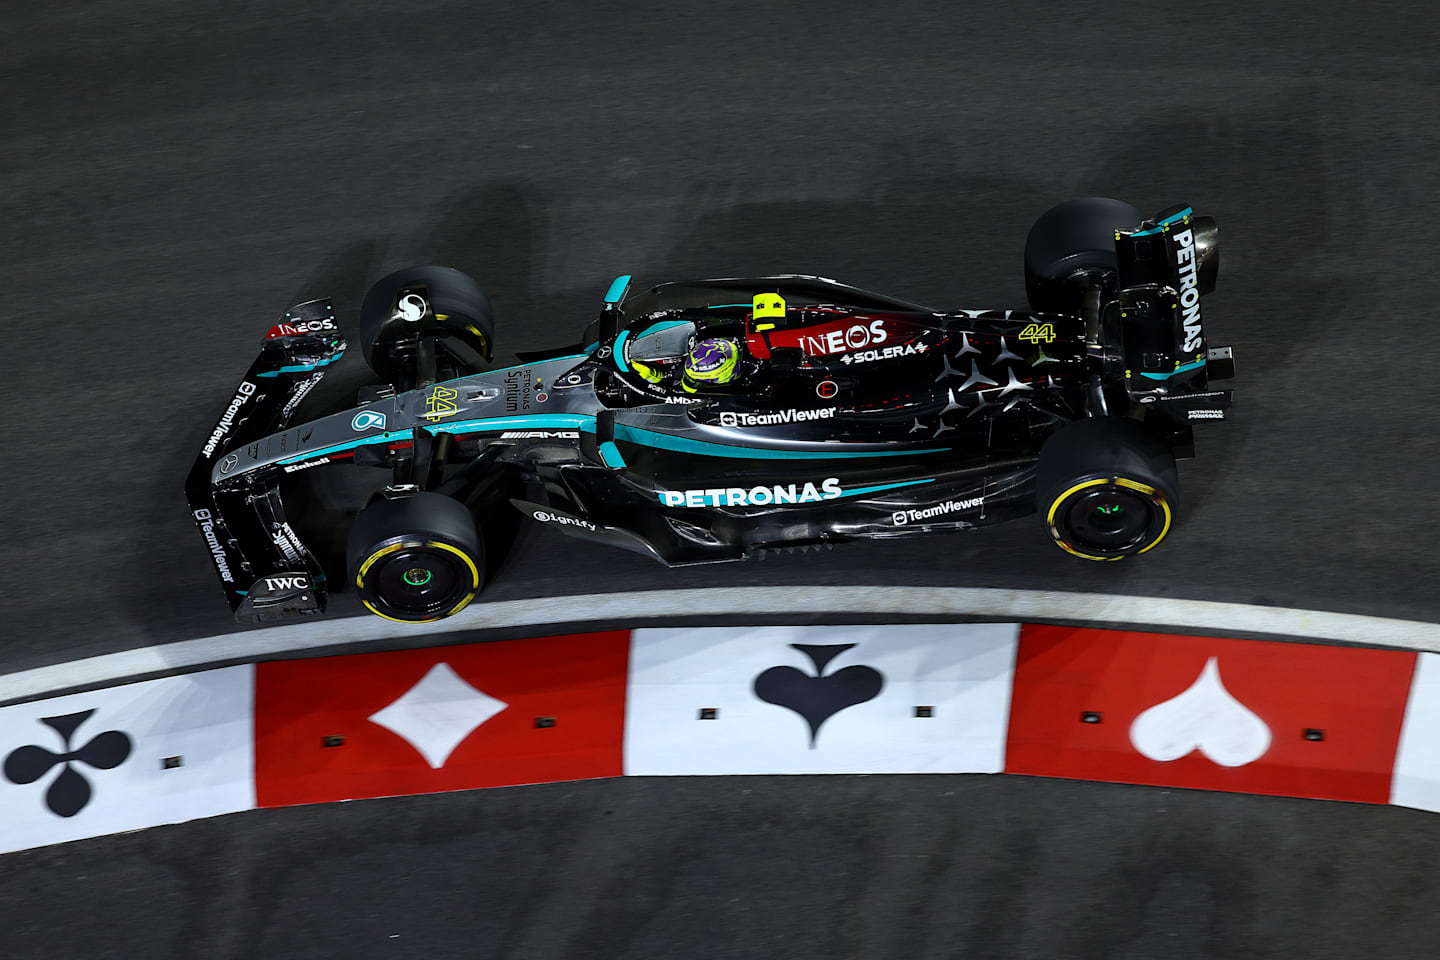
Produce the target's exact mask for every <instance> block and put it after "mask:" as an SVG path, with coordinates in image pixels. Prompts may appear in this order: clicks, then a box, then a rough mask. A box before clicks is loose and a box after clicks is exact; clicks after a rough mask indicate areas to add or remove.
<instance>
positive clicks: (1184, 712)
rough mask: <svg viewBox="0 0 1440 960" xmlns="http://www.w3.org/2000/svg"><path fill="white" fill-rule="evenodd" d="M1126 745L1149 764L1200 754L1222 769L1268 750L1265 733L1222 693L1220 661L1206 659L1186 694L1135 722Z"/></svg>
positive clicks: (1250, 714)
mask: <svg viewBox="0 0 1440 960" xmlns="http://www.w3.org/2000/svg"><path fill="white" fill-rule="evenodd" d="M1130 742H1131V743H1133V744H1134V745H1135V749H1136V750H1138V751H1140V753H1142V754H1143V755H1145V756H1147V757H1149V758H1150V759H1151V760H1159V761H1162V762H1165V761H1170V760H1178V759H1180V758H1181V757H1183V756H1185V755H1186V754H1188V753H1190V752H1191V751H1192V750H1199V751H1200V752H1201V753H1202V754H1204V755H1205V756H1206V757H1208V758H1209V759H1210V760H1212V761H1214V762H1215V763H1218V764H1219V765H1220V766H1222V767H1243V766H1244V765H1245V764H1247V763H1254V762H1255V761H1256V760H1259V759H1260V758H1261V757H1262V756H1264V755H1265V751H1266V750H1269V749H1270V728H1269V727H1268V726H1267V725H1266V724H1265V721H1264V720H1261V719H1260V718H1259V717H1257V716H1256V715H1255V714H1254V712H1253V711H1251V710H1250V709H1249V708H1248V707H1246V706H1245V704H1243V703H1241V702H1240V701H1239V700H1236V699H1235V698H1234V697H1233V696H1232V695H1231V694H1230V691H1229V690H1226V689H1225V684H1224V683H1223V682H1221V680H1220V661H1219V659H1218V658H1217V657H1211V658H1210V659H1209V660H1207V661H1205V667H1204V669H1202V670H1201V671H1200V676H1198V677H1196V678H1195V682H1194V683H1192V684H1190V687H1189V689H1187V690H1186V691H1185V692H1184V693H1181V694H1180V695H1178V696H1175V697H1171V698H1170V699H1169V700H1166V701H1164V702H1162V703H1157V704H1155V706H1153V707H1151V708H1150V709H1148V710H1146V711H1145V712H1144V713H1142V714H1140V716H1138V717H1136V718H1135V722H1134V723H1132V724H1131V725H1130Z"/></svg>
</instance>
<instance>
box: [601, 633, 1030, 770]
mask: <svg viewBox="0 0 1440 960" xmlns="http://www.w3.org/2000/svg"><path fill="white" fill-rule="evenodd" d="M1018 634H1019V628H1018V626H1017V625H1015V624H920V625H907V626H839V627H832V626H804V627H793V626H792V627H699V628H688V629H639V630H635V631H634V639H633V641H632V643H631V653H630V683H629V688H628V691H627V697H626V717H625V773H627V774H631V775H653V774H737V773H738V774H765V773H770V774H776V773H778V774H799V773H998V772H999V771H1000V770H1001V769H1003V767H1004V763H1005V735H1006V728H1007V724H1008V720H1009V713H1010V684H1011V680H1012V679H1013V677H1014V669H1015V650H1016V644H1017V638H1018Z"/></svg>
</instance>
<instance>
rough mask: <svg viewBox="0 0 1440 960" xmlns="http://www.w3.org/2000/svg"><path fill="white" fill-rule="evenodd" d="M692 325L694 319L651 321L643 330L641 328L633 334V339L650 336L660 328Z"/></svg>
mask: <svg viewBox="0 0 1440 960" xmlns="http://www.w3.org/2000/svg"><path fill="white" fill-rule="evenodd" d="M694 325H695V321H694V320H661V321H659V322H657V323H652V324H650V326H648V327H646V328H645V329H644V330H641V331H640V332H639V333H637V334H635V339H636V340H639V339H640V338H641V337H648V336H650V334H652V333H659V332H661V331H662V330H673V329H675V328H676V327H685V326H694Z"/></svg>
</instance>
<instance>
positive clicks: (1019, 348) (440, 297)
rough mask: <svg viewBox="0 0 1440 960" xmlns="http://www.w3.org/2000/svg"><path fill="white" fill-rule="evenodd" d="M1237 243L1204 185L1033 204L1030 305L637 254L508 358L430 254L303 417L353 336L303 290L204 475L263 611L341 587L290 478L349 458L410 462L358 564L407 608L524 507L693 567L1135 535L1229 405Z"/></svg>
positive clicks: (243, 613) (227, 417)
mask: <svg viewBox="0 0 1440 960" xmlns="http://www.w3.org/2000/svg"><path fill="white" fill-rule="evenodd" d="M1218 268H1219V248H1218V245H1217V231H1216V227H1215V223H1214V221H1213V220H1212V219H1211V218H1208V217H1197V216H1194V215H1193V212H1192V210H1191V208H1190V207H1189V206H1185V205H1179V206H1175V207H1172V208H1170V209H1168V210H1165V211H1162V212H1161V213H1160V214H1157V215H1156V216H1155V217H1154V218H1153V219H1149V220H1147V219H1144V218H1143V217H1142V216H1141V214H1140V213H1139V211H1137V210H1136V209H1135V208H1134V207H1131V206H1130V205H1128V204H1125V203H1121V202H1119V201H1115V200H1106V199H1099V198H1091V199H1084V200H1074V201H1070V202H1068V203H1065V204H1061V205H1060V206H1058V207H1055V208H1054V209H1052V210H1050V211H1049V212H1048V213H1046V214H1045V215H1043V216H1042V217H1040V219H1039V220H1038V221H1036V223H1035V225H1034V226H1033V227H1032V229H1031V231H1030V234H1029V237H1028V239H1027V241H1026V245H1025V274H1026V289H1027V294H1028V299H1029V301H1030V306H1031V308H1032V310H1031V311H1029V312H1022V311H1018V310H1003V309H1001V310H937V309H934V308H932V307H928V306H923V305H921V304H918V303H912V302H910V301H907V300H901V299H897V298H895V297H889V296H882V295H880V294H876V293H871V292H868V291H865V290H860V289H856V288H854V287H850V286H846V285H844V284H841V283H837V282H835V281H833V280H828V279H824V278H821V277H811V276H798V275H784V276H767V277H753V278H742V279H715V280H700V281H695V282H685V283H662V284H659V285H657V286H653V287H651V288H649V289H648V290H644V291H643V292H639V293H635V294H634V295H631V294H630V291H629V280H630V278H629V277H628V276H626V277H620V278H618V279H616V280H615V282H614V283H613V284H611V286H610V288H609V292H608V293H606V295H605V298H604V307H603V310H602V311H601V312H600V314H599V317H598V318H597V319H596V320H595V321H593V322H591V323H590V325H589V327H588V328H587V329H586V330H585V331H584V334H583V336H582V338H581V340H580V341H579V342H577V343H575V344H573V345H571V346H567V347H564V348H562V349H558V350H554V351H550V352H546V353H540V354H531V355H521V357H520V359H521V360H522V361H523V362H522V363H521V364H520V365H518V366H512V367H505V368H502V369H497V370H489V369H487V366H488V362H489V360H490V358H491V356H492V352H493V344H494V335H495V328H494V319H493V317H492V314H491V308H490V304H489V301H488V300H487V298H486V296H485V294H484V293H483V292H482V290H481V289H480V287H479V286H478V285H477V284H476V283H475V281H474V280H472V279H470V278H469V277H468V276H466V275H465V274H462V273H460V272H459V271H457V270H453V269H449V268H446V267H414V268H410V269H407V270H401V271H399V272H398V273H394V274H391V275H389V276H387V277H385V278H383V279H381V280H380V281H379V282H378V283H376V284H375V285H374V286H373V287H372V288H371V289H370V291H369V292H368V293H367V294H366V296H365V299H364V301H363V303H362V305H361V310H360V340H361V346H362V348H363V350H364V355H365V359H366V361H367V362H368V364H369V365H370V367H371V369H373V370H374V372H375V373H376V374H378V375H379V377H380V378H381V379H382V380H384V381H385V382H384V384H383V385H378V386H372V387H368V388H365V389H363V390H362V391H361V395H360V396H359V398H358V405H356V406H354V407H352V408H350V409H348V410H345V411H343V412H340V413H335V414H333V415H330V416H325V417H322V418H320V419H316V420H313V421H311V422H307V423H301V424H299V425H294V426H292V425H290V423H289V420H290V417H291V414H292V413H293V412H294V410H295V408H296V407H297V406H298V405H299V403H300V401H301V400H302V399H303V398H304V397H305V396H306V394H307V393H309V392H310V391H311V390H312V389H313V388H314V387H315V385H316V383H317V382H318V381H319V380H320V378H321V377H322V376H323V375H324V373H325V369H326V367H327V366H329V365H330V364H332V363H333V362H334V361H335V360H337V359H338V358H339V357H340V355H341V353H342V351H343V350H344V349H345V341H344V339H343V338H342V336H341V333H340V330H339V329H338V324H337V322H336V319H335V313H334V309H333V307H332V306H331V304H330V302H329V301H328V300H321V301H311V302H308V303H302V304H300V305H298V306H296V307H293V308H291V310H290V311H289V312H287V313H286V314H285V316H284V317H283V318H282V319H281V320H280V322H279V323H278V324H276V325H275V326H273V327H272V328H271V329H270V331H269V333H268V334H266V337H265V340H264V343H263V346H262V348H261V352H260V356H259V358H258V359H257V360H256V361H255V363H254V364H253V365H252V366H251V367H250V370H249V372H248V373H247V374H246V376H245V378H244V380H242V381H241V383H240V385H239V387H238V388H237V389H236V391H235V393H234V394H233V396H232V397H231V399H230V400H229V403H228V405H227V406H226V408H225V410H224V412H223V414H222V415H221V417H220V419H219V421H218V422H217V423H216V425H215V427H214V429H213V430H212V431H211V433H210V435H209V437H208V439H207V440H206V442H205V444H204V446H203V449H202V450H201V454H200V457H199V459H198V460H197V462H196V464H195V467H194V469H193V470H192V471H191V473H190V476H189V480H188V482H187V484H186V495H187V497H188V499H189V503H190V508H191V511H192V513H193V516H194V519H195V521H196V523H197V524H198V525H199V528H200V530H201V533H202V534H203V535H204V538H205V542H206V544H207V546H208V547H209V551H210V554H211V557H212V559H213V561H214V564H215V568H216V570H217V572H218V573H219V575H220V579H221V580H222V581H223V585H224V587H225V591H226V595H227V597H228V598H229V600H230V605H231V608H232V610H233V611H234V613H235V615H236V618H237V619H238V620H240V621H241V622H244V623H254V622H262V621H263V622H269V621H272V620H277V619H281V618H285V617H291V616H297V615H303V614H311V613H317V612H320V611H322V610H324V608H325V604H326V597H327V591H328V589H329V581H327V571H325V570H323V569H322V568H321V564H320V563H319V561H318V560H317V559H316V556H315V554H314V552H313V551H312V550H311V549H309V548H307V545H306V543H304V542H302V538H301V537H300V536H299V535H298V534H297V533H296V532H295V529H294V528H293V527H292V526H291V524H290V523H289V522H288V521H287V519H286V515H285V509H284V504H283V503H282V497H281V494H280V482H279V481H280V479H281V478H283V477H285V476H286V475H287V474H292V473H296V472H299V471H307V470H312V469H315V468H318V467H321V466H329V467H332V468H333V467H334V466H336V465H339V464H346V465H356V466H365V467H375V468H379V470H383V471H384V472H383V473H379V474H378V475H377V480H376V483H375V487H376V489H375V491H374V493H373V495H372V496H371V499H370V501H369V502H368V505H366V506H365V507H364V508H363V509H362V510H361V511H360V512H359V514H358V516H356V518H355V520H354V522H353V525H352V526H351V528H350V531H349V537H348V542H347V543H348V546H347V564H346V566H347V569H346V570H345V571H344V576H345V578H346V582H347V583H349V584H351V585H352V586H353V587H354V588H355V590H356V591H357V592H358V594H359V596H360V598H361V600H362V601H363V602H364V603H365V605H366V606H367V607H368V608H369V609H370V610H371V611H372V612H374V613H376V614H379V615H380V616H383V617H388V618H391V619H394V620H401V621H426V620H438V619H441V618H444V617H448V616H450V615H452V614H454V613H456V612H457V611H459V610H460V609H462V608H463V607H465V605H466V604H468V603H469V602H470V601H471V599H472V598H473V597H474V596H475V594H476V592H477V591H478V590H479V589H480V587H481V584H482V581H483V580H484V577H485V573H484V571H485V569H486V552H487V546H486V544H487V538H486V536H485V532H486V530H487V528H489V527H491V526H493V525H495V524H497V523H498V522H499V521H500V519H501V518H502V515H504V514H506V513H507V512H510V511H512V510H513V511H519V513H520V514H522V515H525V516H529V517H530V518H532V519H533V520H535V521H537V522H539V523H544V524H547V525H550V526H552V527H555V528H556V529H558V530H559V531H560V532H562V533H564V534H566V535H568V536H571V537H575V538H577V539H580V540H589V541H594V542H597V543H606V544H611V545H614V546H617V547H622V548H625V549H627V550H633V551H636V552H639V553H643V554H646V555H648V556H651V557H654V558H655V559H657V560H659V561H661V562H662V563H665V564H670V565H676V564H691V563H708V562H713V561H720V560H739V559H744V558H750V557H756V556H760V555H763V553H764V552H766V551H772V550H777V549H788V548H795V547H809V546H815V545H825V544H832V543H837V542H843V541H848V540H860V539H867V538H888V537H899V536H912V535H916V534H921V533H938V532H949V531H954V530H961V529H966V528H970V527H976V526H979V525H981V524H989V523H998V522H1000V521H1003V520H1010V519H1014V518H1016V517H1020V516H1022V515H1025V514H1030V513H1036V512H1037V511H1038V513H1039V516H1040V519H1041V522H1042V525H1043V527H1044V529H1045V531H1046V533H1047V534H1048V535H1049V536H1050V537H1051V538H1052V539H1053V540H1054V541H1055V543H1056V544H1058V545H1059V546H1060V547H1061V548H1062V549H1063V550H1065V551H1067V552H1068V553H1070V554H1072V555H1073V556H1076V557H1083V558H1085V559H1088V560H1119V559H1122V558H1125V557H1130V556H1134V555H1137V554H1141V553H1144V552H1146V551H1147V550H1150V549H1151V548H1152V547H1154V546H1155V545H1156V544H1158V543H1159V542H1160V541H1161V540H1162V539H1164V537H1165V535H1166V534H1167V533H1168V532H1169V530H1170V528H1171V526H1172V525H1173V524H1174V522H1175V516H1176V509H1177V505H1178V495H1179V491H1178V482H1177V475H1176V468H1175V461H1176V459H1177V458H1184V457H1189V456H1192V455H1193V449H1194V448H1193V442H1192V437H1191V427H1192V424H1194V423H1195V422H1196V421H1211V420H1223V419H1225V416H1226V410H1227V408H1228V407H1229V405H1230V395H1229V392H1228V391H1220V390H1212V389H1209V384H1210V381H1211V380H1216V379H1222V378H1227V377H1231V376H1233V375H1234V365H1233V360H1232V357H1231V351H1230V349H1229V348H1228V347H1218V348H1216V347H1209V346H1208V345H1207V344H1206V341H1205V329H1204V325H1203V323H1202V321H1201V314H1200V298H1201V297H1202V296H1203V295H1205V294H1208V293H1209V292H1211V290H1213V289H1214V286H1215V278H1216V274H1217V272H1218ZM702 354H704V356H702ZM717 358H718V359H717ZM712 361H714V362H712ZM722 368H723V370H724V376H723V377H721V376H712V375H711V372H713V371H715V370H720V369H722ZM488 549H489V550H490V551H491V552H492V553H493V552H494V551H495V549H496V548H495V547H494V546H493V544H492V545H491V546H490V547H489V548H488ZM491 559H492V560H494V559H495V557H493V556H492V557H491ZM338 572H339V571H335V570H331V571H329V573H330V574H332V575H333V574H335V573H338Z"/></svg>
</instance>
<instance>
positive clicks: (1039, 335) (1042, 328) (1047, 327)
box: [1020, 323, 1055, 343]
mask: <svg viewBox="0 0 1440 960" xmlns="http://www.w3.org/2000/svg"><path fill="white" fill-rule="evenodd" d="M1020 339H1021V340H1029V341H1030V342H1031V343H1039V342H1040V341H1042V340H1043V341H1045V342H1046V343H1049V342H1050V341H1051V340H1054V339H1055V325H1054V324H1053V323H1032V324H1030V325H1029V326H1027V327H1026V328H1025V329H1024V330H1021V331H1020Z"/></svg>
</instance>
